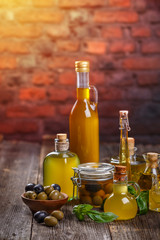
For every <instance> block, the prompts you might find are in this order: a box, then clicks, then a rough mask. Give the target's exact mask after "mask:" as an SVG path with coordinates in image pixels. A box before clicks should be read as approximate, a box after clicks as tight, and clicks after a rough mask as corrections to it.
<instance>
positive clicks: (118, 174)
mask: <svg viewBox="0 0 160 240" xmlns="http://www.w3.org/2000/svg"><path fill="white" fill-rule="evenodd" d="M114 180H115V181H121V182H124V181H126V180H127V171H126V166H121V165H116V166H115V172H114Z"/></svg>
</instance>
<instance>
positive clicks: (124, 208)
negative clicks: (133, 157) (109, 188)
mask: <svg viewBox="0 0 160 240" xmlns="http://www.w3.org/2000/svg"><path fill="white" fill-rule="evenodd" d="M128 184H129V185H134V186H135V188H136V190H137V197H138V195H139V194H140V188H139V186H138V184H137V183H135V182H128V179H127V174H126V166H120V165H117V166H115V172H114V177H113V193H112V194H111V195H110V196H109V197H108V198H107V199H106V201H105V203H104V211H105V212H113V213H114V214H116V215H117V216H118V218H117V220H128V219H132V218H134V217H135V216H136V214H137V210H138V207H137V202H136V198H135V197H134V196H133V195H131V194H130V193H129V192H128Z"/></svg>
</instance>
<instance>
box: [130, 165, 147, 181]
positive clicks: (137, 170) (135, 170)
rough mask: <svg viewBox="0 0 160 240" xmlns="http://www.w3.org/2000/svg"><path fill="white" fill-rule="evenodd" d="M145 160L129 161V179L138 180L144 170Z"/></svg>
mask: <svg viewBox="0 0 160 240" xmlns="http://www.w3.org/2000/svg"><path fill="white" fill-rule="evenodd" d="M145 166H146V162H144V161H142V162H141V161H133V162H131V180H132V181H134V182H138V180H139V178H140V176H141V175H142V173H143V172H144V170H145Z"/></svg>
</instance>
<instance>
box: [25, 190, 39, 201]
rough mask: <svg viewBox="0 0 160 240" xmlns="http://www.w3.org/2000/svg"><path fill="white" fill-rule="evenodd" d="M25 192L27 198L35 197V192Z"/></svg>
mask: <svg viewBox="0 0 160 240" xmlns="http://www.w3.org/2000/svg"><path fill="white" fill-rule="evenodd" d="M26 194H27V198H29V199H36V197H37V194H36V193H35V192H33V191H28V192H26Z"/></svg>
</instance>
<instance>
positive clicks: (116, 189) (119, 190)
mask: <svg viewBox="0 0 160 240" xmlns="http://www.w3.org/2000/svg"><path fill="white" fill-rule="evenodd" d="M113 193H114V194H123V193H128V186H127V183H125V182H117V183H114V184H113Z"/></svg>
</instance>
